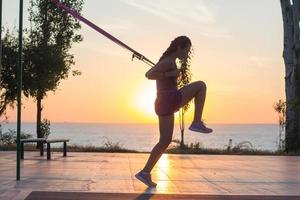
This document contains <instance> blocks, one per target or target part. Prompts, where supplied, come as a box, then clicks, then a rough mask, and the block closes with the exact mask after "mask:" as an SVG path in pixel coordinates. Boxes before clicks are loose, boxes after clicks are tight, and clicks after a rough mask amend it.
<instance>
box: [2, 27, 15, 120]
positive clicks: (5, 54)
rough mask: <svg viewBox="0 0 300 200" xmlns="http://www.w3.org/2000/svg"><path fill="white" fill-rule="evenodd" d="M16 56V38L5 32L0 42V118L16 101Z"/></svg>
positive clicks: (11, 33)
mask: <svg viewBox="0 0 300 200" xmlns="http://www.w3.org/2000/svg"><path fill="white" fill-rule="evenodd" d="M17 55H18V38H17V37H16V36H15V35H14V34H13V32H10V31H8V30H7V31H6V34H5V36H4V38H3V40H2V69H1V71H0V73H1V75H0V77H1V79H0V116H1V117H2V116H4V115H5V110H6V107H7V106H8V105H10V106H11V107H13V105H14V103H15V101H16V100H17Z"/></svg>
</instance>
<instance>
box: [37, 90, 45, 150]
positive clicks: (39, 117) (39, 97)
mask: <svg viewBox="0 0 300 200" xmlns="http://www.w3.org/2000/svg"><path fill="white" fill-rule="evenodd" d="M36 107H37V114H36V134H37V138H42V137H43V135H42V132H41V121H42V110H43V108H42V95H40V94H38V95H37V98H36ZM39 148H40V145H39V143H37V149H39Z"/></svg>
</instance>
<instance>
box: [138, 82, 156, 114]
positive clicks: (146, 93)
mask: <svg viewBox="0 0 300 200" xmlns="http://www.w3.org/2000/svg"><path fill="white" fill-rule="evenodd" d="M155 97H156V88H155V82H152V81H147V82H143V83H142V84H141V85H140V87H139V88H137V92H136V95H135V97H134V102H135V105H136V109H137V110H138V111H139V112H142V113H143V114H146V115H154V114H155V112H154V101H155Z"/></svg>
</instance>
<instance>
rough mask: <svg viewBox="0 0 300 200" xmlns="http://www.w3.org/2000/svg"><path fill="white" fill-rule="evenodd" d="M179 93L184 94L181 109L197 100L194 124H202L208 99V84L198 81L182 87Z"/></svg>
mask: <svg viewBox="0 0 300 200" xmlns="http://www.w3.org/2000/svg"><path fill="white" fill-rule="evenodd" d="M179 91H181V94H182V103H181V107H182V106H184V105H186V104H187V103H188V102H189V101H190V100H192V99H193V98H195V111H194V122H201V119H202V113H203V107H204V103H205V97H206V84H205V83H204V82H203V81H196V82H193V83H191V84H189V85H186V86H184V87H182V88H181V89H180V90H179Z"/></svg>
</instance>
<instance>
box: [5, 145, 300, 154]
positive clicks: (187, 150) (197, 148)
mask: <svg viewBox="0 0 300 200" xmlns="http://www.w3.org/2000/svg"><path fill="white" fill-rule="evenodd" d="M24 148H25V151H39V150H38V149H36V145H35V144H26V145H24ZM15 150H16V145H15V144H12V145H5V146H3V145H2V146H1V145H0V151H15ZM51 151H55V152H56V151H62V147H52V148H51ZM67 151H68V152H110V153H149V152H141V151H136V150H130V149H126V148H123V147H122V146H121V145H120V144H119V143H106V144H105V145H104V146H101V147H95V146H91V145H89V146H80V145H69V146H68V147H67ZM165 153H168V154H210V155H276V156H299V155H300V152H297V153H286V152H283V151H264V150H255V149H254V150H250V149H233V150H226V149H213V148H203V147H201V145H199V144H197V143H196V144H193V143H191V144H190V145H186V146H185V147H184V148H183V149H181V148H180V146H179V145H173V146H172V145H171V146H170V147H169V148H168V149H167V150H166V151H165Z"/></svg>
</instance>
